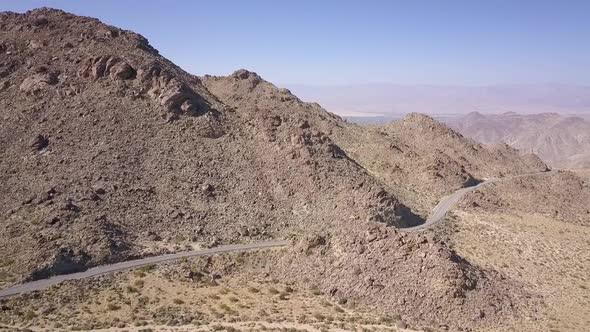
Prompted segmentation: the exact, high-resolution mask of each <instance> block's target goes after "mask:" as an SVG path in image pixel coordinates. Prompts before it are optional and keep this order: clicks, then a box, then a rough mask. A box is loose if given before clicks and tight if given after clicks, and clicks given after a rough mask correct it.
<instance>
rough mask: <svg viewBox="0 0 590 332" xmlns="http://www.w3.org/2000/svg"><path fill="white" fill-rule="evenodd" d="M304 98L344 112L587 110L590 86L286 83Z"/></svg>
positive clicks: (589, 104) (353, 114)
mask: <svg viewBox="0 0 590 332" xmlns="http://www.w3.org/2000/svg"><path fill="white" fill-rule="evenodd" d="M289 88H291V90H293V91H294V92H295V93H296V94H297V95H298V96H299V97H301V99H303V100H313V101H317V102H319V103H321V104H322V105H323V106H324V107H326V109H327V110H329V111H330V112H334V113H337V114H340V115H343V116H371V115H373V116H392V115H393V116H396V115H399V114H407V113H412V112H419V113H426V114H432V115H436V116H439V115H445V114H467V113H469V112H474V111H477V112H480V113H504V112H519V113H526V114H528V113H542V112H555V113H563V114H580V115H584V114H585V115H588V114H590V98H589V97H588V96H590V87H587V86H576V85H565V84H528V85H527V84H520V85H519V84H504V85H490V86H452V85H402V84H389V83H374V84H351V85H340V86H338V85H324V86H311V85H310V86H308V85H296V84H293V85H290V86H289Z"/></svg>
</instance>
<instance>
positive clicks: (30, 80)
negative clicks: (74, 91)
mask: <svg viewBox="0 0 590 332" xmlns="http://www.w3.org/2000/svg"><path fill="white" fill-rule="evenodd" d="M58 82H59V80H58V78H57V75H56V74H55V73H51V72H41V73H36V74H33V75H31V76H29V77H27V78H25V79H24V80H23V81H22V83H21V84H20V86H19V89H20V91H22V92H24V93H26V94H36V93H39V92H41V91H44V90H46V89H48V88H49V87H50V86H52V85H56V84H57V83H58Z"/></svg>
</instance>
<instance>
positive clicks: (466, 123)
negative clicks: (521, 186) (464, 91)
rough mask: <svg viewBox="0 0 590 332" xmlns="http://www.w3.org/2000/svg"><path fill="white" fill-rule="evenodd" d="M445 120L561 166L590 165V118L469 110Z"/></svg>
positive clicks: (474, 135) (483, 140)
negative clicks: (486, 112) (467, 112)
mask: <svg viewBox="0 0 590 332" xmlns="http://www.w3.org/2000/svg"><path fill="white" fill-rule="evenodd" d="M445 122H446V123H447V124H448V125H450V126H451V127H453V128H454V129H456V130H458V131H459V132H461V133H462V134H463V135H465V136H468V137H471V138H473V139H475V140H476V141H479V142H481V143H500V142H504V143H507V144H509V145H511V146H513V147H515V148H517V149H520V150H522V151H523V152H534V153H535V154H537V155H538V156H539V157H541V159H543V160H544V161H545V162H547V163H548V164H550V165H551V166H554V167H558V168H588V167H590V122H589V121H587V120H584V119H583V118H581V117H577V116H567V115H560V114H556V113H542V114H517V113H512V112H510V113H504V114H490V115H484V114H481V113H478V112H472V113H469V114H467V115H465V116H463V117H458V118H451V119H446V120H445Z"/></svg>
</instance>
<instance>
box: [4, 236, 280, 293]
mask: <svg viewBox="0 0 590 332" xmlns="http://www.w3.org/2000/svg"><path fill="white" fill-rule="evenodd" d="M288 244H289V241H269V242H258V243H250V244H233V245H227V246H220V247H215V248H210V249H201V250H192V251H184V252H178V253H174V254H166V255H161V256H153V257H147V258H142V259H136V260H131V261H125V262H121V263H116V264H111V265H104V266H97V267H94V268H91V269H88V270H86V271H84V272H78V273H72V274H64V275H59V276H55V277H52V278H49V279H41V280H36V281H32V282H27V283H24V284H19V285H15V286H12V287H9V288H5V289H2V290H0V298H4V297H8V296H12V295H17V294H22V293H27V292H32V291H36V290H42V289H45V288H48V287H50V286H53V285H57V284H59V283H60V282H62V281H66V280H75V279H84V278H90V277H96V276H100V275H103V274H107V273H113V272H118V271H124V270H128V269H132V268H136V267H140V266H145V265H151V264H157V263H162V262H166V261H171V260H176V259H179V258H185V257H193V256H203V255H213V254H219V253H224V252H238V251H249V250H259V249H265V248H277V247H284V246H286V245H288Z"/></svg>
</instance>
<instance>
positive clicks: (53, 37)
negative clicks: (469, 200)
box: [0, 9, 545, 326]
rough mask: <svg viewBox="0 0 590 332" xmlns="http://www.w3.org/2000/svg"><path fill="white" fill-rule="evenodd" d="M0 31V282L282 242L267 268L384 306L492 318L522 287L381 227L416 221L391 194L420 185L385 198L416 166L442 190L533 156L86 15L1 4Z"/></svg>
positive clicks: (479, 321) (427, 314)
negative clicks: (166, 45) (345, 114)
mask: <svg viewBox="0 0 590 332" xmlns="http://www.w3.org/2000/svg"><path fill="white" fill-rule="evenodd" d="M0 27H1V29H0V51H1V52H0V77H1V79H0V87H1V88H0V117H1V118H2V125H1V126H0V155H1V156H2V158H0V183H2V188H3V190H4V192H3V195H1V196H0V216H1V219H0V222H1V223H2V225H1V227H2V229H3V232H1V233H0V250H2V252H3V253H5V255H4V256H3V257H2V262H0V269H1V272H2V273H0V276H2V278H3V280H1V282H2V284H3V285H8V284H11V283H15V282H19V281H22V280H23V279H36V278H40V277H46V276H49V275H55V274H62V273H68V272H72V271H77V270H81V269H85V268H87V267H90V266H94V265H98V264H104V263H109V262H115V261H121V260H125V259H130V258H133V257H138V256H144V255H150V254H154V253H157V252H163V251H168V250H180V249H183V248H186V247H202V246H214V245H217V244H220V243H236V242H250V241H256V240H261V239H270V238H291V239H293V243H294V244H293V246H291V247H290V248H289V250H288V251H287V253H282V254H281V255H278V256H276V257H273V258H272V259H274V260H275V266H276V269H275V270H273V272H272V273H274V274H275V276H276V277H278V278H283V279H290V280H293V281H294V282H296V283H305V282H314V283H317V284H318V285H319V286H320V287H321V288H322V290H324V291H325V292H326V293H328V294H330V295H331V296H333V297H338V298H340V299H341V300H342V301H347V300H348V299H350V300H351V301H352V300H354V302H355V303H360V304H366V305H373V306H377V308H378V309H377V310H381V311H383V312H388V313H389V314H392V313H399V314H402V315H404V316H405V317H408V318H409V319H413V320H417V321H422V322H424V321H427V322H434V323H437V324H438V323H441V324H446V325H450V326H490V325H494V324H499V323H500V322H502V321H505V320H506V319H509V318H517V317H519V315H520V314H522V313H523V312H524V311H525V310H527V308H528V306H529V305H530V304H531V301H533V300H531V298H530V296H529V294H528V293H527V291H526V290H524V289H523V288H522V287H516V286H515V285H514V284H513V283H512V282H511V281H510V280H506V279H504V278H503V277H501V276H499V275H497V274H496V273H495V272H493V271H482V270H481V269H479V268H478V267H476V266H473V265H471V264H469V262H467V261H465V260H463V259H462V258H461V257H459V256H457V255H456V254H455V253H454V252H453V251H452V250H450V249H449V248H448V247H447V245H446V244H445V243H444V242H441V241H440V240H438V239H435V238H432V237H429V236H428V235H421V234H405V233H402V232H399V231H397V230H396V229H395V227H391V226H399V225H403V224H411V223H415V222H416V219H418V218H419V217H417V216H416V215H415V214H414V213H413V212H412V208H413V207H412V206H408V205H405V204H403V203H402V199H403V200H404V201H405V200H407V201H408V202H409V203H412V204H414V203H415V202H419V199H418V198H415V199H405V198H399V197H397V196H396V194H397V193H398V192H399V193H401V194H404V193H406V192H407V191H408V190H410V189H408V188H418V189H416V190H414V192H413V193H414V194H415V195H416V196H415V197H419V196H420V195H421V194H422V193H423V192H425V191H427V190H429V189H428V186H429V185H428V184H420V180H421V179H422V178H421V176H423V175H424V174H426V176H428V179H429V180H430V181H431V182H432V183H436V184H437V186H438V187H436V190H437V191H436V192H437V193H443V192H447V191H450V190H452V189H453V188H454V187H457V186H462V185H465V184H469V183H473V182H474V181H477V179H478V178H479V177H482V176H486V175H488V174H490V175H497V174H506V173H512V172H514V173H524V172H530V171H532V170H542V169H544V167H545V166H544V165H543V164H542V163H539V162H538V160H534V159H532V158H520V157H519V156H518V155H517V154H516V152H515V151H514V150H509V149H505V150H500V151H499V152H498V151H492V150H487V149H485V148H484V147H481V146H479V145H473V144H471V143H469V144H465V145H461V146H457V147H449V145H452V144H454V143H453V142H455V141H456V140H459V141H463V139H462V138H460V137H459V136H457V135H456V134H455V133H453V132H452V131H448V129H444V127H442V126H441V125H440V124H437V123H435V122H434V121H432V120H431V119H429V118H425V117H422V116H419V115H413V116H411V117H409V118H408V119H406V120H404V121H402V122H400V123H394V124H391V125H389V126H387V127H383V128H371V129H367V131H366V132H365V131H364V129H363V127H359V126H354V125H350V124H348V123H346V122H344V121H343V120H342V119H340V118H339V117H337V116H334V115H332V114H330V113H328V112H326V111H325V110H323V109H322V108H321V107H319V105H317V104H306V103H303V102H301V101H300V100H299V99H298V98H296V97H295V96H293V95H292V94H291V93H290V92H289V91H287V90H281V89H277V88H276V87H275V86H273V85H272V84H270V83H268V82H265V81H264V80H262V78H260V77H259V76H258V75H256V74H254V73H251V72H248V71H244V70H239V71H237V72H235V73H234V74H232V75H231V76H228V77H204V78H198V77H196V76H193V75H190V74H188V73H186V72H184V71H183V70H182V69H180V68H178V67H177V66H175V65H174V64H172V63H171V62H170V61H168V60H166V59H165V58H163V57H162V56H160V55H159V54H158V52H157V51H156V50H154V49H153V48H152V47H151V46H150V45H149V43H148V42H147V40H146V39H145V38H143V37H141V36H140V35H138V34H136V33H133V32H130V31H124V30H121V29H118V28H115V27H111V26H107V25H104V24H102V23H101V22H99V21H97V20H95V19H92V18H87V17H79V16H75V15H71V14H67V13H64V12H62V11H58V10H52V9H39V10H34V11H31V12H28V13H26V14H15V13H1V14H0ZM433 126H435V127H433ZM441 130H442V131H444V132H445V134H444V135H448V136H449V137H446V138H445V137H442V136H441V135H442V134H441V133H442V132H441ZM420 133H422V134H420ZM357 137H358V138H357ZM376 138H379V139H376ZM445 142H446V143H445ZM381 144H384V145H383V146H381ZM441 144H442V145H441ZM444 144H447V145H444ZM470 144H471V145H470ZM365 147H367V149H365ZM465 149H467V150H465ZM470 149H471V150H473V151H471V150H470ZM440 151H443V152H444V151H449V152H448V154H446V153H445V154H441V153H440ZM379 158H382V159H379ZM462 158H464V159H462ZM397 160H399V161H400V163H399V165H398V164H397ZM373 163H376V165H379V168H377V167H376V166H373V165H374V164H373ZM383 165H385V166H383ZM395 165H398V167H399V168H400V169H401V173H399V174H400V175H395V176H392V179H393V180H390V178H389V177H388V175H384V174H385V173H386V172H385V171H383V170H384V169H386V168H387V167H391V168H392V169H394V168H395V167H396V166H395ZM380 167H383V168H380ZM413 170H418V174H419V175H417V176H416V177H411V176H408V175H409V174H412V173H413ZM396 174H397V173H396ZM396 181H398V182H396ZM447 184H450V185H451V186H450V187H446V185H447ZM400 197H402V196H400ZM415 204H416V206H417V207H418V206H420V205H419V204H418V203H415ZM359 281H362V282H359Z"/></svg>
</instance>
